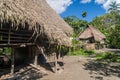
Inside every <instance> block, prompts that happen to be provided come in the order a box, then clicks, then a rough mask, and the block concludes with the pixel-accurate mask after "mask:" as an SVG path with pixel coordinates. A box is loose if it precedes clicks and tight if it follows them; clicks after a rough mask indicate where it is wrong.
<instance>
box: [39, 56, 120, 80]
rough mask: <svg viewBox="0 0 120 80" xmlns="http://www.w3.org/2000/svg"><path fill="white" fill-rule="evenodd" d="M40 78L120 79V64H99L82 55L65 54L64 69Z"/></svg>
mask: <svg viewBox="0 0 120 80" xmlns="http://www.w3.org/2000/svg"><path fill="white" fill-rule="evenodd" d="M40 80H120V64H119V63H115V64H114V63H112V64H107V63H103V64H100V63H99V62H96V61H94V59H91V58H88V57H82V56H65V57H64V70H63V71H62V72H61V73H50V74H49V75H47V76H44V77H43V78H41V79H40Z"/></svg>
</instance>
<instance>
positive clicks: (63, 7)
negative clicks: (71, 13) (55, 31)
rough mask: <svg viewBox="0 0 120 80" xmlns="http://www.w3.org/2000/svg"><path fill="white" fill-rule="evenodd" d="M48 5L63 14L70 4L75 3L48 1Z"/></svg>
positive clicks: (68, 0) (63, 0)
mask: <svg viewBox="0 0 120 80" xmlns="http://www.w3.org/2000/svg"><path fill="white" fill-rule="evenodd" d="M46 1H47V3H48V4H49V5H50V6H51V7H52V8H53V9H54V10H55V11H56V12H57V13H59V14H61V13H63V12H64V11H65V10H66V9H67V7H68V6H70V4H72V3H73V1H72V0H46Z"/></svg>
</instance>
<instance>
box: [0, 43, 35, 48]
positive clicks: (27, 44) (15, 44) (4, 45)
mask: <svg viewBox="0 0 120 80" xmlns="http://www.w3.org/2000/svg"><path fill="white" fill-rule="evenodd" d="M21 45H26V46H34V45H35V43H11V44H5V43H1V44H0V47H16V46H18V47H20V46H21Z"/></svg>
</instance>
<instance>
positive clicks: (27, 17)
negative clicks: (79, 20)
mask: <svg viewBox="0 0 120 80" xmlns="http://www.w3.org/2000/svg"><path fill="white" fill-rule="evenodd" d="M3 23H9V24H11V28H12V29H14V30H18V29H19V28H20V27H22V29H26V27H27V29H28V30H34V31H35V32H36V33H37V37H40V38H42V37H47V39H48V41H49V42H54V43H57V44H59V45H65V46H71V41H70V39H69V37H68V36H70V35H71V34H72V33H73V30H72V28H70V26H68V25H67V24H66V23H65V22H64V20H62V19H61V18H60V17H59V16H58V15H57V14H56V12H55V11H53V9H51V8H50V7H49V5H48V4H47V3H46V1H45V0H0V24H1V25H0V26H1V27H3ZM19 25H21V26H19Z"/></svg>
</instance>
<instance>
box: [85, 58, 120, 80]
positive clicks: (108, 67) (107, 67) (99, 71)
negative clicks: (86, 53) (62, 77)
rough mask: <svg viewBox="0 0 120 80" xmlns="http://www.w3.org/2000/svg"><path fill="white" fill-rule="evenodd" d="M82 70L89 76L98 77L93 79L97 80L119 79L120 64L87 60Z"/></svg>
mask: <svg viewBox="0 0 120 80" xmlns="http://www.w3.org/2000/svg"><path fill="white" fill-rule="evenodd" d="M84 69H85V70H89V71H90V72H89V74H91V75H92V74H96V75H100V76H96V77H95V79H97V80H103V77H101V76H116V77H119V78H120V63H108V62H100V61H96V60H88V62H87V63H85V64H84ZM91 77H93V76H91Z"/></svg>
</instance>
